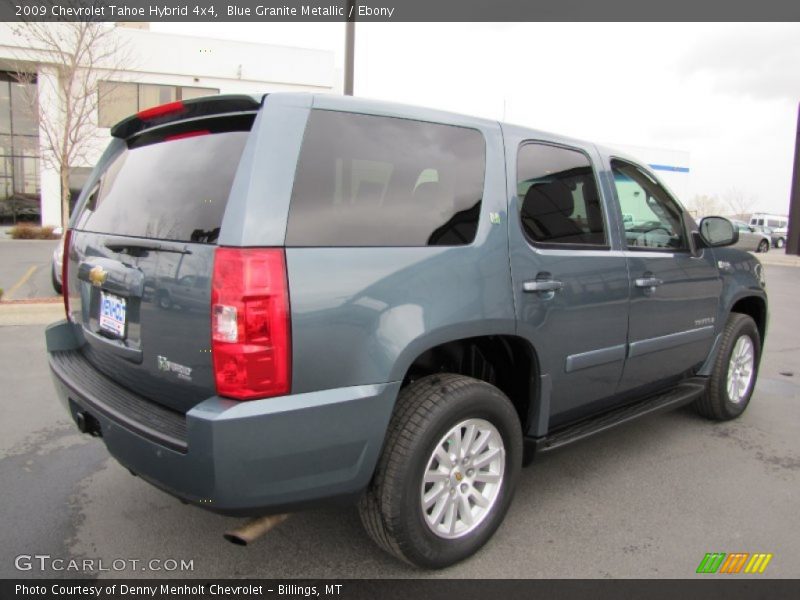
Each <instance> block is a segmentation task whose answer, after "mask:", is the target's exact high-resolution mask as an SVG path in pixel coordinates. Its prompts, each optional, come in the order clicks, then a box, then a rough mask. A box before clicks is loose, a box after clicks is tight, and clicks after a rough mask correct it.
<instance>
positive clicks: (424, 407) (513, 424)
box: [359, 374, 522, 569]
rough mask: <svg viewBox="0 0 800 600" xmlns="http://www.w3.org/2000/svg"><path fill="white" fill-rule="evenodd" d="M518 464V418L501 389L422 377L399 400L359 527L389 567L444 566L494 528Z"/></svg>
mask: <svg viewBox="0 0 800 600" xmlns="http://www.w3.org/2000/svg"><path fill="white" fill-rule="evenodd" d="M521 463H522V430H521V426H520V421H519V417H518V415H517V412H516V410H515V409H514V406H513V405H512V404H511V402H510V401H509V399H508V398H507V397H506V396H505V395H504V394H503V393H502V392H501V391H500V390H498V389H497V388H496V387H494V386H492V385H489V384H488V383H485V382H483V381H479V380H477V379H472V378H470V377H464V376H461V375H452V374H441V375H431V376H428V377H424V378H423V379H420V380H418V381H415V382H414V383H412V384H410V385H409V386H408V387H406V388H405V389H404V390H403V391H402V392H401V393H400V397H399V398H398V401H397V406H396V407H395V411H394V415H393V416H392V419H391V422H390V424H389V431H388V433H387V438H386V444H385V447H384V449H383V453H382V455H381V458H380V460H379V461H378V466H377V469H376V471H375V475H374V477H373V479H372V482H371V483H370V485H369V487H368V489H367V491H366V492H365V494H364V496H363V497H362V499H361V501H360V503H359V513H360V515H361V521H362V523H363V524H364V527H365V529H366V530H367V533H368V534H369V535H370V537H371V538H372V539H373V540H374V541H375V542H376V543H377V544H378V546H380V547H381V548H383V549H384V550H385V551H387V552H389V553H390V554H393V555H394V556H396V557H397V558H399V559H401V560H404V561H406V562H409V563H411V564H413V565H416V566H419V567H424V568H433V569H439V568H443V567H447V566H450V565H452V564H455V563H457V562H459V561H461V560H464V559H465V558H467V557H469V556H471V555H472V554H474V553H475V552H477V551H478V549H480V548H481V546H483V545H484V544H485V543H486V542H487V541H488V540H489V538H490V537H491V536H492V534H494V532H495V530H496V529H497V528H498V527H499V525H500V523H501V522H502V520H503V517H504V516H505V513H506V511H507V510H508V507H509V505H510V503H511V499H512V497H513V495H514V489H515V487H516V483H517V479H518V477H519V472H520V467H521Z"/></svg>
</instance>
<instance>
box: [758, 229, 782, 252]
mask: <svg viewBox="0 0 800 600" xmlns="http://www.w3.org/2000/svg"><path fill="white" fill-rule="evenodd" d="M756 230H758V231H760V232H762V233H764V234H766V235H768V236H769V238H770V240H772V246H773V248H779V249H780V248H783V247H784V246H785V245H786V232H781V231H779V230H776V229H772V227H756Z"/></svg>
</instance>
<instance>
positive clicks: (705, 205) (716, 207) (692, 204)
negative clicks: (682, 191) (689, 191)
mask: <svg viewBox="0 0 800 600" xmlns="http://www.w3.org/2000/svg"><path fill="white" fill-rule="evenodd" d="M686 208H687V209H689V212H691V213H692V215H694V216H695V217H708V216H711V215H721V214H723V213H726V212H727V210H726V208H725V205H724V204H723V202H722V201H720V199H719V198H718V197H717V196H708V195H706V194H702V195H697V196H695V197H694V198H692V199H691V200H690V201H689V202H687V203H686Z"/></svg>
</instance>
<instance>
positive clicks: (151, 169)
mask: <svg viewBox="0 0 800 600" xmlns="http://www.w3.org/2000/svg"><path fill="white" fill-rule="evenodd" d="M247 135H248V134H247V132H242V131H232V132H227V133H216V134H212V135H201V136H197V137H189V138H184V139H176V140H171V141H165V142H160V143H155V144H150V145H146V146H141V147H138V148H133V149H127V150H125V151H123V152H122V153H121V154H120V155H118V156H117V158H116V159H115V160H114V161H113V162H112V163H111V164H110V165H109V167H108V169H107V170H106V172H105V173H104V174H103V177H102V179H101V183H100V188H99V191H98V193H97V195H96V196H93V197H91V198H90V199H89V201H88V202H87V203H86V206H85V208H84V212H83V214H81V216H80V217H79V220H78V227H79V228H80V229H84V230H86V231H97V232H103V233H116V234H120V235H130V236H135V237H147V238H157V239H164V240H177V241H184V242H189V241H193V242H214V241H216V239H217V237H218V236H219V229H220V225H221V224H222V215H223V213H224V212H225V205H226V203H227V201H228V194H229V193H230V190H231V185H232V183H233V176H234V174H235V173H236V168H237V166H238V165H239V159H240V158H241V155H242V151H243V150H244V145H245V141H246V140H247Z"/></svg>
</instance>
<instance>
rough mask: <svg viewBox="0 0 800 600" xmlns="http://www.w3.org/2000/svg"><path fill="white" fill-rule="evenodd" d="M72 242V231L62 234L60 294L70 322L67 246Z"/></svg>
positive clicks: (68, 230)
mask: <svg viewBox="0 0 800 600" xmlns="http://www.w3.org/2000/svg"><path fill="white" fill-rule="evenodd" d="M71 240H72V230H71V229H67V230H66V231H65V232H64V242H63V244H64V247H63V249H62V252H61V294H62V295H63V296H64V312H66V313H67V319H68V320H70V321H71V320H72V312H71V311H70V308H69V277H68V276H69V244H70V241H71Z"/></svg>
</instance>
